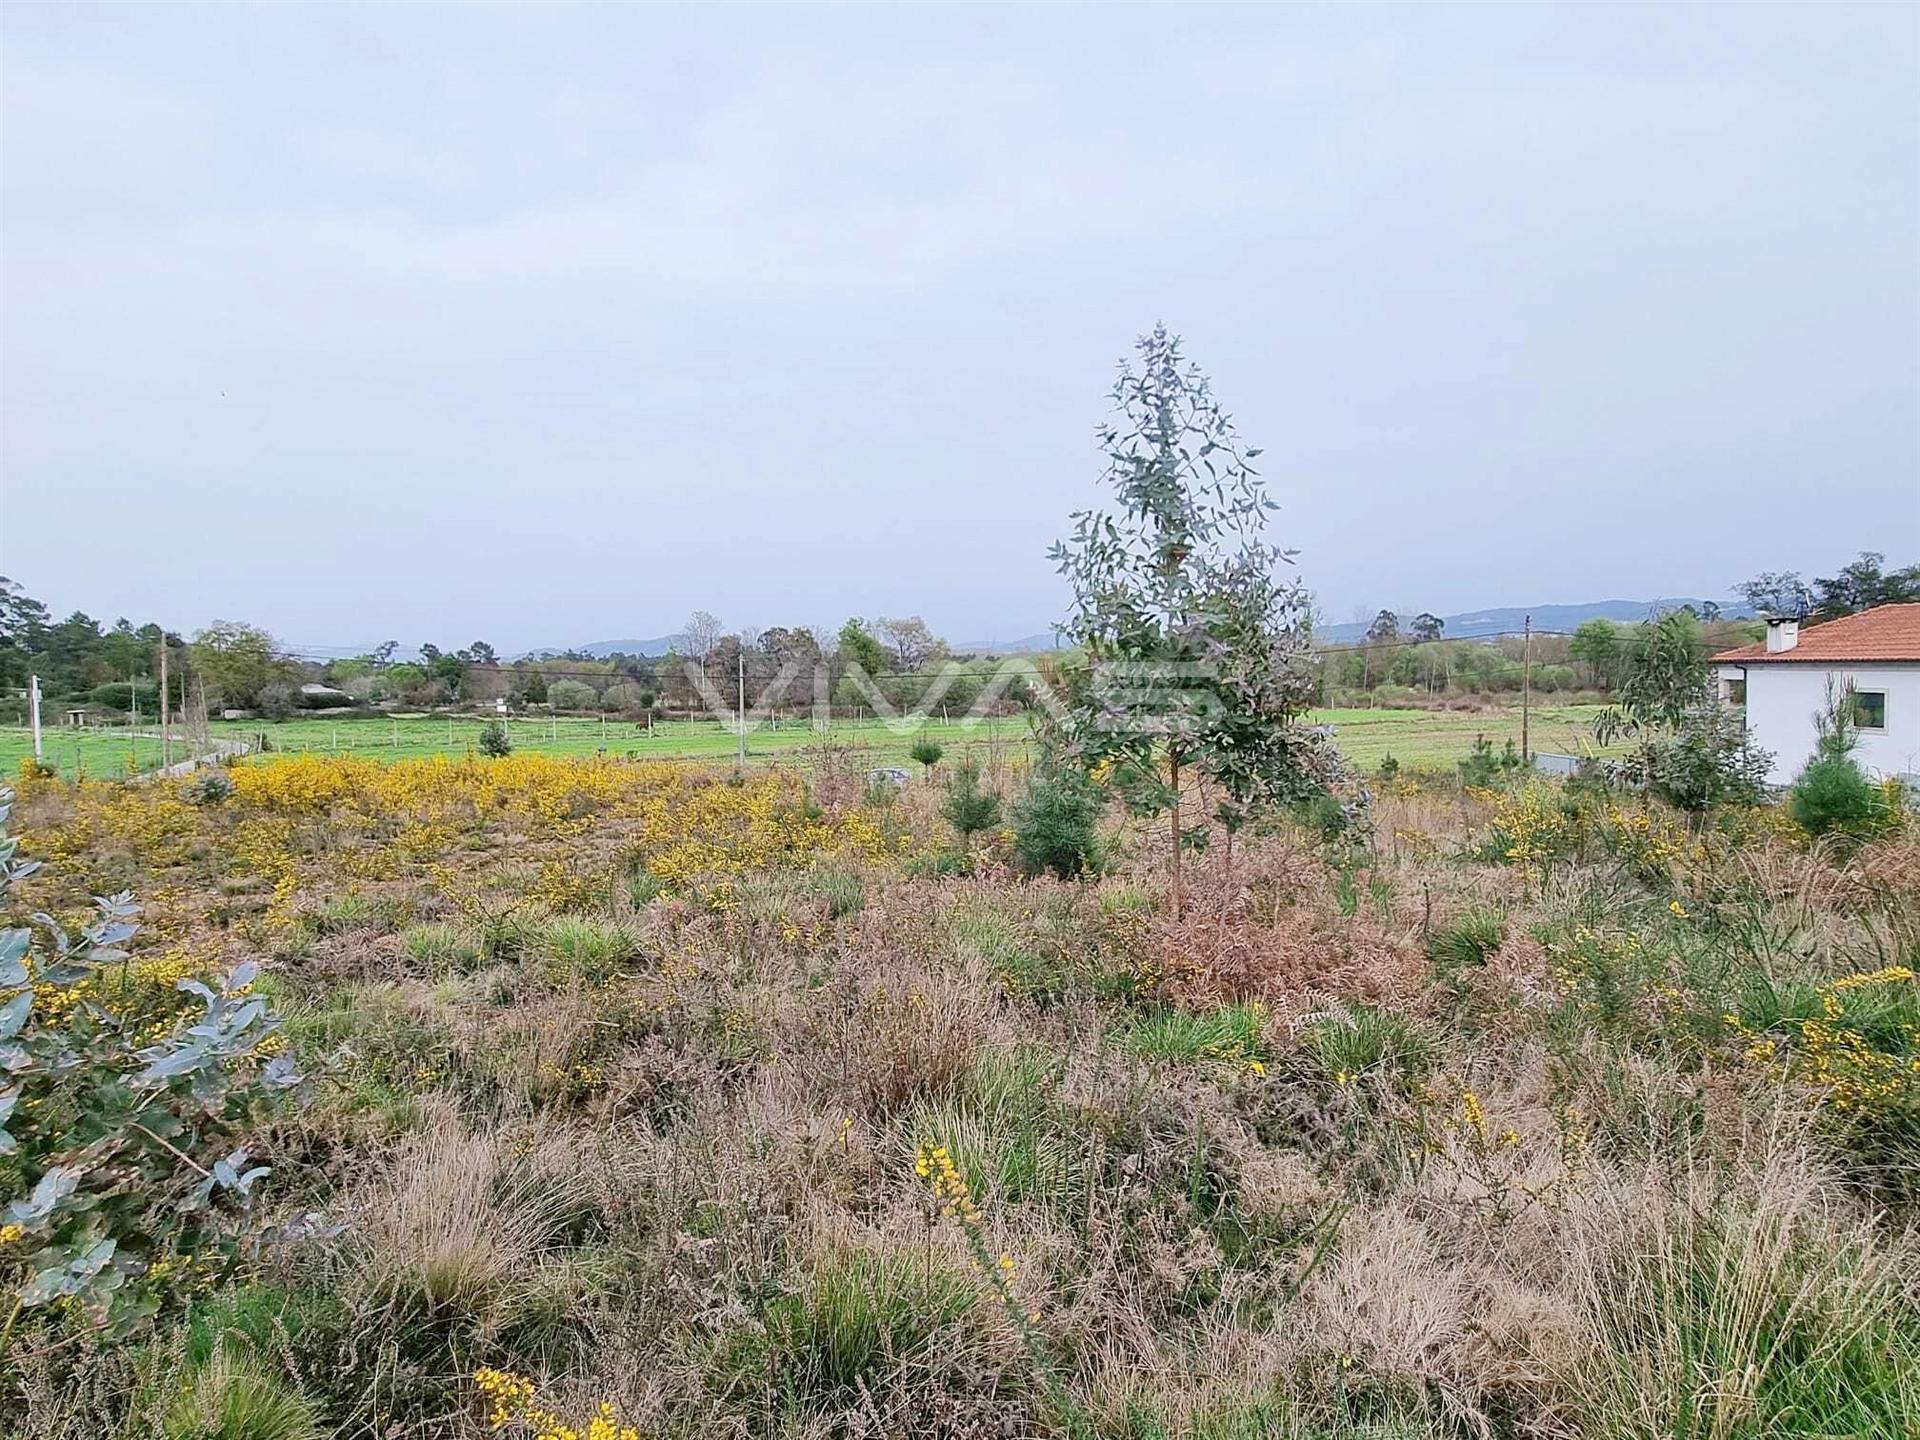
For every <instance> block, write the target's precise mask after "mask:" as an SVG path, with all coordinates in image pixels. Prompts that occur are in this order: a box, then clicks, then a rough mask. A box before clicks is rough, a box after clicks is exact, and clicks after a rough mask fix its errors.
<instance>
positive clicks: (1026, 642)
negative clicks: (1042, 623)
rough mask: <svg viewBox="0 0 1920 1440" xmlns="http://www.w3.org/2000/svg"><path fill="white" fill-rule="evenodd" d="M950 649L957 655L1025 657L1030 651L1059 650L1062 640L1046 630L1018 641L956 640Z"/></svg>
mask: <svg viewBox="0 0 1920 1440" xmlns="http://www.w3.org/2000/svg"><path fill="white" fill-rule="evenodd" d="M950 648H951V649H952V650H953V652H954V653H955V654H956V655H1024V654H1025V653H1026V652H1027V651H1029V650H1058V649H1059V648H1060V639H1059V637H1058V636H1057V635H1055V634H1054V633H1053V631H1051V630H1045V631H1042V632H1041V633H1040V634H1038V635H1025V636H1022V637H1021V638H1020V639H1018V640H955V641H952V642H951V646H950Z"/></svg>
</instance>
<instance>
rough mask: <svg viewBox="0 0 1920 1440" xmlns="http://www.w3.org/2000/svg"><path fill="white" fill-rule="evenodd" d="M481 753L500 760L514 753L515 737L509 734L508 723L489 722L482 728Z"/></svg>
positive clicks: (499, 721)
mask: <svg viewBox="0 0 1920 1440" xmlns="http://www.w3.org/2000/svg"><path fill="white" fill-rule="evenodd" d="M480 753H481V754H482V755H487V756H490V757H492V758H493V759H495V760H498V759H499V758H500V757H501V756H503V755H511V754H512V753H513V737H512V736H511V735H509V734H507V722H506V721H504V720H489V721H488V722H487V723H486V724H484V725H482V726H481V727H480Z"/></svg>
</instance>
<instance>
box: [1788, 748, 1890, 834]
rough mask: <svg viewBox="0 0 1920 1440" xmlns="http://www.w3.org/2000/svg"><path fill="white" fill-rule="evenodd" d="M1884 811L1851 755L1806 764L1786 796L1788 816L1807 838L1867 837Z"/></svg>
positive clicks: (1876, 791) (1873, 787)
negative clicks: (1816, 836) (1791, 817)
mask: <svg viewBox="0 0 1920 1440" xmlns="http://www.w3.org/2000/svg"><path fill="white" fill-rule="evenodd" d="M1884 812H1885V807H1884V805H1883V804H1882V800H1881V795H1880V789H1879V787H1878V786H1876V785H1875V784H1874V783H1873V782H1872V781H1871V780H1869V779H1867V777H1866V774H1865V772H1864V771H1862V770H1861V768H1860V765H1859V762H1858V761H1856V760H1855V759H1854V758H1853V757H1852V756H1851V755H1821V756H1817V757H1815V758H1814V759H1812V760H1810V761H1808V762H1807V768H1806V769H1804V770H1802V771H1801V772H1800V776H1799V778H1798V779H1797V780H1795V781H1794V782H1793V790H1792V792H1791V793H1790V794H1789V795H1788V797H1787V813H1788V814H1790V815H1792V816H1793V820H1794V823H1795V824H1796V825H1798V826H1799V827H1800V828H1801V829H1802V830H1805V831H1806V832H1807V833H1808V834H1809V835H1829V834H1836V833H1837V834H1840V835H1846V836H1851V837H1854V838H1858V837H1860V836H1864V835H1869V834H1872V833H1873V831H1874V830H1876V829H1878V828H1879V825H1880V821H1881V817H1882V815H1883V814H1884Z"/></svg>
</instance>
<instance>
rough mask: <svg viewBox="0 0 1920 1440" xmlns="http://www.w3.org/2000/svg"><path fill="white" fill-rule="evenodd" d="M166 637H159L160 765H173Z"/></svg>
mask: <svg viewBox="0 0 1920 1440" xmlns="http://www.w3.org/2000/svg"><path fill="white" fill-rule="evenodd" d="M167 716H168V707H167V637H166V636H165V635H164V634H162V635H161V637H160V764H161V766H162V767H163V768H164V767H167V766H170V765H172V764H173V729H172V727H171V726H170V725H168V723H167Z"/></svg>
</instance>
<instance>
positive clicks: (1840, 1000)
mask: <svg viewBox="0 0 1920 1440" xmlns="http://www.w3.org/2000/svg"><path fill="white" fill-rule="evenodd" d="M1814 1001H1815V1004H1816V1005H1817V1006H1818V1009H1819V1013H1818V1014H1817V1015H1805V1014H1802V1015H1801V1016H1800V1017H1798V1018H1795V1017H1792V1016H1782V1017H1779V1018H1778V1019H1776V1020H1775V1021H1774V1022H1773V1023H1772V1024H1771V1025H1767V1026H1757V1025H1751V1024H1749V1023H1747V1022H1746V1021H1745V1020H1743V1019H1742V1017H1741V1016H1739V1015H1737V1014H1732V1013H1729V1014H1728V1015H1726V1016H1725V1017H1724V1018H1725V1020H1726V1023H1727V1025H1728V1027H1729V1028H1730V1029H1731V1030H1732V1031H1734V1033H1735V1034H1736V1035H1738V1036H1739V1037H1740V1039H1741V1040H1742V1042H1743V1045H1744V1053H1745V1055H1746V1058H1747V1059H1749V1060H1751V1061H1753V1062H1755V1063H1758V1064H1762V1065H1769V1066H1777V1067H1780V1068H1781V1069H1783V1070H1784V1072H1785V1074H1786V1075H1787V1076H1788V1077H1789V1078H1790V1079H1792V1080H1794V1081H1797V1082H1798V1083H1800V1084H1803V1085H1808V1086H1812V1087H1813V1088H1814V1089H1815V1090H1816V1091H1818V1092H1819V1093H1820V1095H1821V1097H1822V1098H1823V1100H1824V1102H1825V1103H1826V1104H1828V1105H1830V1106H1832V1108H1833V1109H1834V1111H1836V1112H1837V1113H1838V1114H1839V1115H1840V1116H1841V1117H1843V1118H1859V1119H1862V1120H1865V1121H1868V1122H1885V1121H1889V1120H1896V1121H1897V1120H1899V1119H1901V1118H1903V1117H1904V1118H1906V1119H1908V1120H1920V980H1916V978H1915V972H1914V971H1913V969H1912V968H1911V967H1909V966H1906V965H1884V966H1882V967H1880V968H1879V969H1877V970H1863V971H1855V972H1853V973H1851V974H1847V975H1842V976H1839V977H1837V978H1836V979H1833V980H1829V981H1827V982H1825V983H1824V984H1821V985H1818V986H1816V987H1815V989H1814Z"/></svg>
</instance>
